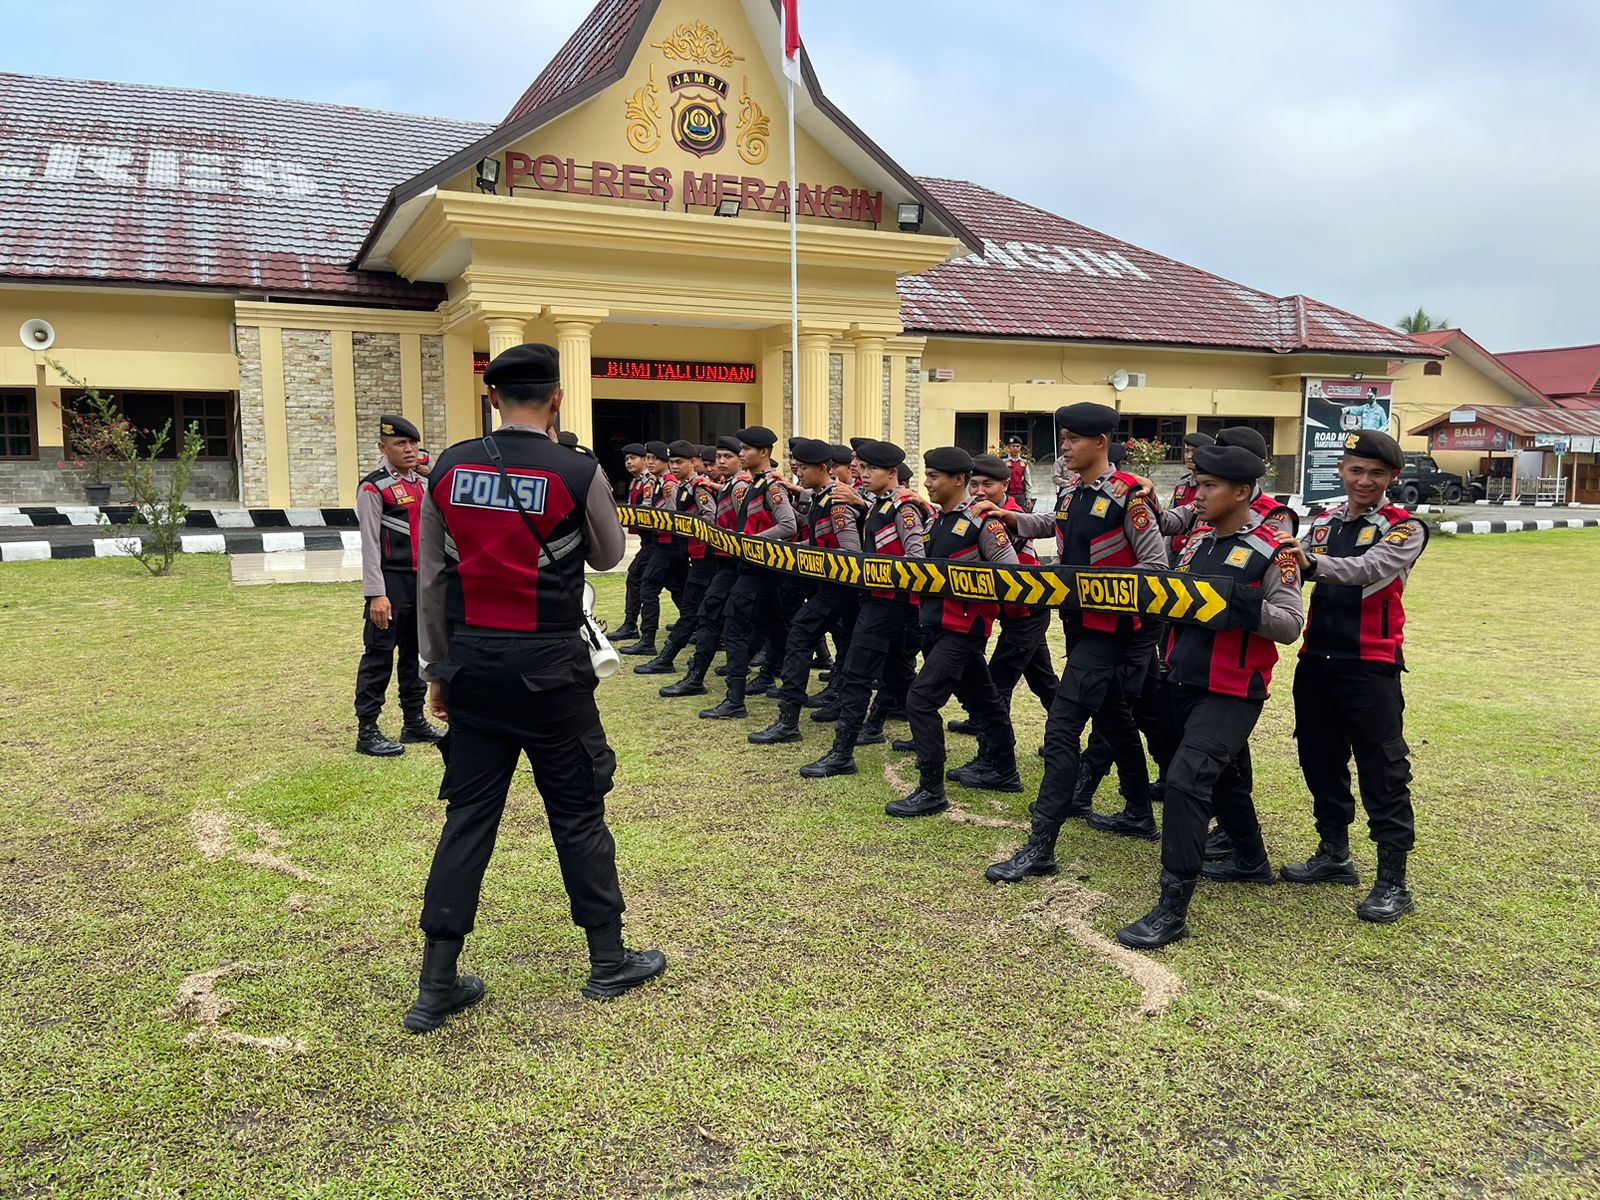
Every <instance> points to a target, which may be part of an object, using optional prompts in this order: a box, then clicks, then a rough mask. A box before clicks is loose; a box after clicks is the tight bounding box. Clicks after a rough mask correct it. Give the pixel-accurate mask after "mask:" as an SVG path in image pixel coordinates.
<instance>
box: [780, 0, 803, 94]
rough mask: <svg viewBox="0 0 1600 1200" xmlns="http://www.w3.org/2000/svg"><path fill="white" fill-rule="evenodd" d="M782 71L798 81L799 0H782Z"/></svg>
mask: <svg viewBox="0 0 1600 1200" xmlns="http://www.w3.org/2000/svg"><path fill="white" fill-rule="evenodd" d="M783 73H784V74H785V75H787V76H788V77H789V78H790V79H792V80H794V81H795V82H796V83H799V82H800V0H783Z"/></svg>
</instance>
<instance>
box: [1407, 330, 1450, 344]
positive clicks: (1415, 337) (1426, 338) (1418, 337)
mask: <svg viewBox="0 0 1600 1200" xmlns="http://www.w3.org/2000/svg"><path fill="white" fill-rule="evenodd" d="M1460 332H1461V331H1460V330H1459V329H1430V330H1428V331H1427V332H1426V333H1412V334H1407V335H1406V336H1407V337H1409V338H1411V340H1412V341H1415V342H1421V343H1422V344H1423V345H1424V346H1443V345H1444V344H1445V343H1446V342H1448V341H1449V340H1450V339H1451V338H1453V337H1455V336H1456V334H1458V333H1460Z"/></svg>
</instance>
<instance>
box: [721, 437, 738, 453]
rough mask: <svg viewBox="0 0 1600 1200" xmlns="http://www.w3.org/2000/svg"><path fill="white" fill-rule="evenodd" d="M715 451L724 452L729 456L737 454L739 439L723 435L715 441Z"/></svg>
mask: <svg viewBox="0 0 1600 1200" xmlns="http://www.w3.org/2000/svg"><path fill="white" fill-rule="evenodd" d="M717 449H718V450H726V451H727V452H728V453H729V454H737V453H739V439H738V438H736V437H733V436H732V435H731V434H725V435H724V436H722V437H719V438H718V439H717Z"/></svg>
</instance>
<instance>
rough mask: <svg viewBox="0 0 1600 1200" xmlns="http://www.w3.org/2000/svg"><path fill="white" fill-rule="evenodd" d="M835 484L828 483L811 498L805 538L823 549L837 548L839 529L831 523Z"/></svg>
mask: <svg viewBox="0 0 1600 1200" xmlns="http://www.w3.org/2000/svg"><path fill="white" fill-rule="evenodd" d="M836 486H837V485H836V484H832V483H830V484H829V485H828V486H827V487H825V488H823V489H822V490H821V491H820V492H818V493H817V494H816V495H815V496H814V497H812V500H811V524H810V528H809V529H808V530H807V531H806V540H807V541H809V542H810V543H811V544H812V545H813V546H817V547H820V548H821V549H823V550H837V549H839V531H838V530H837V529H836V528H834V523H833V489H834V488H835V487H836Z"/></svg>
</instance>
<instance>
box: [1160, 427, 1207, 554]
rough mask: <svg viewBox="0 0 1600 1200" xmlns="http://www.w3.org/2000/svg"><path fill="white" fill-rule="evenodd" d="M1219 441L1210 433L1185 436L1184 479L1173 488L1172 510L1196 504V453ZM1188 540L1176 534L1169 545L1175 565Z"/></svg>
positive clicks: (1185, 535)
mask: <svg viewBox="0 0 1600 1200" xmlns="http://www.w3.org/2000/svg"><path fill="white" fill-rule="evenodd" d="M1216 444H1217V439H1216V438H1214V437H1212V436H1211V435H1210V434H1209V433H1199V432H1195V433H1186V434H1184V435H1183V470H1184V475H1183V478H1182V479H1180V480H1178V482H1177V483H1176V484H1174V485H1173V488H1172V503H1171V505H1169V507H1171V508H1183V507H1184V506H1185V505H1188V504H1192V503H1193V502H1194V493H1195V483H1194V452H1195V451H1196V450H1198V449H1199V448H1200V447H1201V446H1215V445H1216ZM1187 540H1188V534H1184V533H1178V534H1174V535H1173V537H1172V541H1171V543H1170V545H1169V552H1170V558H1171V560H1172V562H1173V563H1174V564H1176V563H1177V561H1178V555H1180V554H1181V553H1183V544H1184V542H1186V541H1187Z"/></svg>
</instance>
